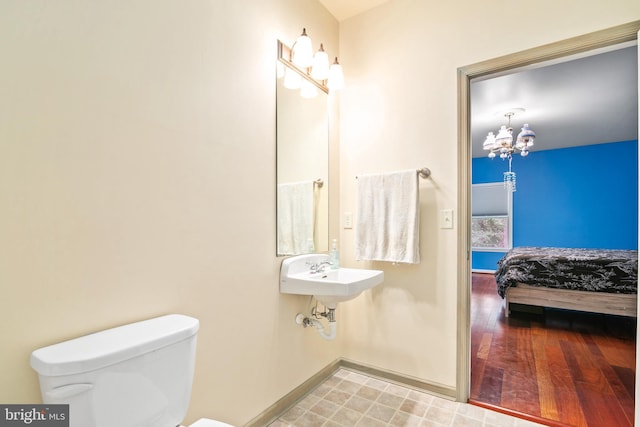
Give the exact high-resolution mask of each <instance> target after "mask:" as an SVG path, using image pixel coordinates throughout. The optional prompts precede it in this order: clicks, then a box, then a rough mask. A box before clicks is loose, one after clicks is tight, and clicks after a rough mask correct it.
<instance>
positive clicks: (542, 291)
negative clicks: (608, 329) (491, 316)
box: [505, 283, 638, 317]
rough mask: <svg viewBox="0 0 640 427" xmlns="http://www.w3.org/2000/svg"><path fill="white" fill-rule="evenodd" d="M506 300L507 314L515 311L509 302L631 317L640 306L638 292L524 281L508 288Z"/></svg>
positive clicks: (634, 315) (506, 315)
mask: <svg viewBox="0 0 640 427" xmlns="http://www.w3.org/2000/svg"><path fill="white" fill-rule="evenodd" d="M505 303H506V309H505V317H509V312H510V311H511V309H510V306H509V304H511V303H516V304H527V305H536V306H541V307H551V308H562V309H565V310H577V311H587V312H590V313H601V314H615V315H617V316H628V317H637V310H638V308H637V304H638V296H637V295H636V294H610V293H605V292H589V291H573V290H568V289H554V288H542V287H537V286H530V285H525V284H523V283H518V286H511V287H509V289H507V293H506V297H505Z"/></svg>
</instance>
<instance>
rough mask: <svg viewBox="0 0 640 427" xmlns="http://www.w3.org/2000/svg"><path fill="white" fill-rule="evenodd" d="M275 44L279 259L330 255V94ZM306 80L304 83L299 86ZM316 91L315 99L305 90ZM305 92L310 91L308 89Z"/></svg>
mask: <svg viewBox="0 0 640 427" xmlns="http://www.w3.org/2000/svg"><path fill="white" fill-rule="evenodd" d="M288 52H289V50H288V48H286V46H284V45H282V44H281V43H280V42H279V49H278V61H277V67H278V70H277V82H276V84H277V89H276V132H277V138H276V151H277V152H276V162H277V165H276V167H277V174H276V177H277V178H276V186H277V191H276V194H277V212H276V218H277V224H276V227H277V233H276V234H277V246H276V254H277V255H278V256H289V255H299V254H304V253H311V252H326V251H328V246H329V245H328V241H329V237H328V235H329V179H328V178H329V119H328V95H327V93H326V92H325V91H323V90H321V89H320V88H318V87H317V85H316V84H315V83H314V81H313V79H311V78H310V77H308V78H307V76H305V74H304V73H301V72H300V70H298V69H297V68H295V67H294V66H293V65H292V64H290V62H289V57H288ZM303 82H305V83H303ZM309 84H311V85H312V86H313V87H314V88H315V92H312V93H315V96H310V93H309V92H305V89H303V88H305V86H304V85H309ZM306 90H310V89H309V87H308V86H307V87H306Z"/></svg>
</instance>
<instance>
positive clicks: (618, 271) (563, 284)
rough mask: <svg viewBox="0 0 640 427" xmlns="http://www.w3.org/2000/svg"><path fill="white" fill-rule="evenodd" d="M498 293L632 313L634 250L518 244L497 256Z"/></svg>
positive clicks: (531, 301) (509, 300)
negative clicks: (499, 256)
mask: <svg viewBox="0 0 640 427" xmlns="http://www.w3.org/2000/svg"><path fill="white" fill-rule="evenodd" d="M495 275H496V282H497V285H498V294H500V296H502V297H503V298H504V299H505V303H506V310H505V316H509V312H510V307H511V306H510V304H513V303H517V304H526V305H533V306H541V307H551V308H561V309H567V310H579V311H587V312H593V313H602V314H614V315H618V316H629V317H636V315H637V290H638V252H637V251H627V250H610V249H573V248H545V247H518V248H513V249H511V250H510V251H509V252H507V254H506V255H505V256H504V257H503V258H502V259H501V260H500V261H498V269H497V270H496V274H495Z"/></svg>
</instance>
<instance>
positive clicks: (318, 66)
mask: <svg viewBox="0 0 640 427" xmlns="http://www.w3.org/2000/svg"><path fill="white" fill-rule="evenodd" d="M278 61H279V63H282V64H284V65H285V68H284V74H283V76H284V87H286V88H288V89H300V95H301V96H303V97H305V98H311V97H314V96H316V95H317V89H320V90H322V91H323V92H325V93H329V90H340V89H343V88H344V75H343V73H342V66H341V65H340V64H339V63H338V58H337V57H336V58H335V61H334V63H333V64H332V65H331V66H329V55H328V54H327V52H326V51H325V50H324V45H323V44H322V43H321V44H320V48H319V49H318V51H317V52H316V53H315V54H313V49H312V43H311V39H310V38H309V36H308V35H307V30H306V28H303V29H302V34H301V35H300V36H299V37H298V38H297V39H296V41H295V43H294V44H293V46H292V47H291V48H289V47H288V46H287V45H285V44H284V43H282V42H281V41H280V40H278ZM280 77H281V74H280V73H279V74H278V78H280Z"/></svg>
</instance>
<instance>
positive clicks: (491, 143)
mask: <svg viewBox="0 0 640 427" xmlns="http://www.w3.org/2000/svg"><path fill="white" fill-rule="evenodd" d="M496 148H497V147H496V136H495V135H494V134H493V132H489V134H488V135H487V138H486V139H485V140H484V143H483V144H482V149H483V150H494V149H496ZM490 154H491V153H490Z"/></svg>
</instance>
